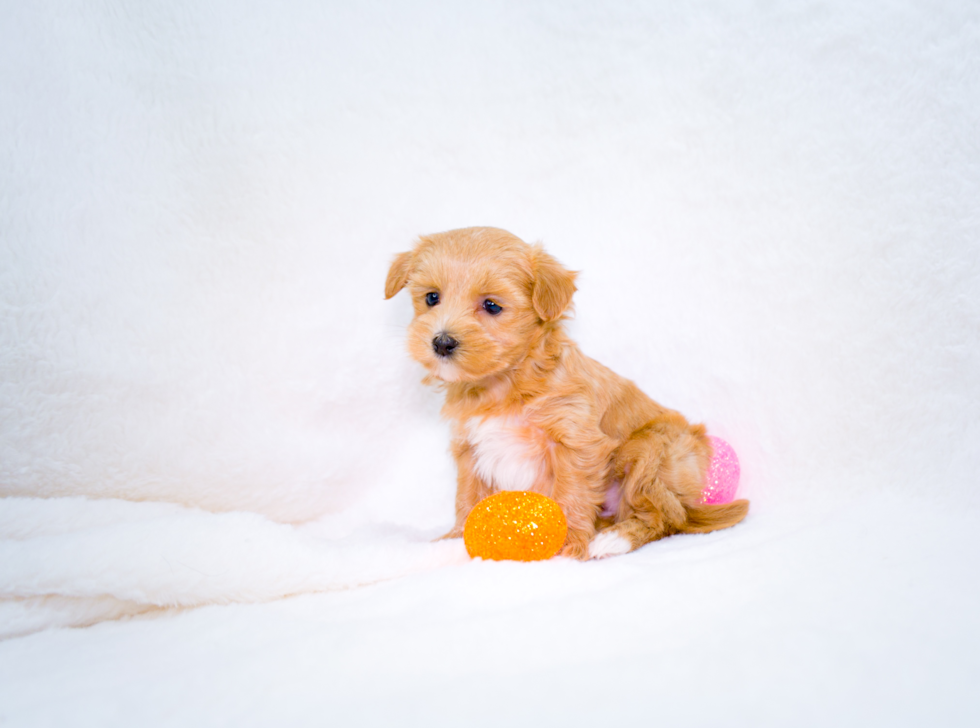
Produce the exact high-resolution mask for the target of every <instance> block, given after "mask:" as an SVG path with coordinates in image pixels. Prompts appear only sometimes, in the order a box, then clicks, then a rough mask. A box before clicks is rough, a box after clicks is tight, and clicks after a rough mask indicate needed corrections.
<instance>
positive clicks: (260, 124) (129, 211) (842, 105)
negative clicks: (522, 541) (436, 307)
mask: <svg viewBox="0 0 980 728" xmlns="http://www.w3.org/2000/svg"><path fill="white" fill-rule="evenodd" d="M7 5H9V7H5V8H4V9H3V10H2V11H0V495H2V496H3V498H2V500H0V629H2V632H3V633H4V634H6V635H8V636H11V635H22V636H21V637H18V638H15V639H8V640H6V641H4V642H3V643H0V723H4V724H5V725H39V724H58V725H63V724H66V723H68V722H71V721H72V720H75V721H76V722H85V721H87V722H90V723H92V724H101V725H145V726H149V725H158V724H173V723H178V722H179V723H183V724H196V725H226V724H228V723H235V724H236V725H242V726H245V725H261V724H269V723H273V722H278V723H282V722H291V723H292V724H295V725H303V724H309V725H323V724H324V723H329V722H338V723H346V724H370V723H375V724H384V725H391V724H400V725H410V724H413V723H417V724H424V725H427V726H435V725H442V724H449V723H450V722H452V723H454V724H458V722H459V720H460V716H468V717H469V718H472V719H471V720H468V722H467V724H468V725H480V724H481V721H484V722H485V723H493V722H497V723H501V722H514V720H512V718H514V716H515V715H518V716H524V717H527V718H528V720H529V721H530V720H532V719H536V717H537V716H538V715H539V714H540V712H541V711H537V712H536V711H535V707H536V706H535V705H534V704H532V703H530V702H529V700H530V698H528V697H527V696H528V693H527V691H526V686H527V685H528V684H537V685H540V686H541V690H542V696H543V699H544V700H545V702H546V703H547V708H548V709H547V711H546V712H547V714H548V715H549V718H552V719H554V720H556V721H557V720H558V719H563V720H565V721H566V722H572V723H574V722H576V721H579V722H581V721H584V720H586V719H589V720H593V719H595V720H598V719H599V718H600V717H601V718H602V720H603V721H604V722H605V721H610V720H612V719H614V718H617V717H618V718H620V719H623V720H626V719H629V720H632V721H635V720H636V719H648V718H650V717H651V716H653V717H655V718H657V719H658V720H662V721H671V720H673V721H683V722H684V723H685V725H688V724H694V725H697V724H704V725H752V726H762V725H791V724H793V725H795V724H806V723H807V722H808V721H810V722H811V723H813V724H838V725H840V724H846V723H847V722H848V721H851V722H852V723H853V724H858V725H870V724H882V725H885V724H887V725H901V724H903V723H916V724H923V723H928V724H945V725H962V724H973V723H976V722H977V721H978V720H980V716H978V715H977V710H976V707H975V704H974V701H973V700H972V697H971V696H972V692H971V690H972V684H973V683H975V681H976V677H977V663H976V659H975V655H976V654H980V625H978V622H977V616H976V615H977V614H980V598H978V593H977V592H978V588H980V587H977V586H976V580H975V578H973V574H974V573H975V572H976V567H977V561H978V560H980V536H978V534H980V516H978V508H980V496H978V491H977V488H976V483H977V473H978V472H980V455H978V453H980V449H978V447H977V442H978V440H980V337H978V334H977V332H978V331H980V217H978V206H977V200H978V199H980V147H978V144H977V129H978V128H980V10H978V8H977V6H976V4H975V3H966V2H962V3H960V2H949V3H939V4H932V5H927V4H913V3H886V2H881V3H877V2H871V3H843V2H786V3H778V2H777V3H769V4H761V5H760V4H752V3H740V2H736V3H730V2H727V1H726V2H722V1H721V0H693V1H692V2H688V3H683V4H678V3H666V2H665V3H659V2H651V3H622V4H620V3H613V4H609V3H592V4H584V5H579V4H574V5H573V4H566V3H550V2H539V1H536V0H532V1H530V2H529V1H527V0H521V1H520V2H517V1H513V2H510V1H505V2H499V3H497V2H495V3H473V4H465V5H460V4H457V3H441V2H436V1H434V0H433V1H432V2H429V1H428V0H426V1H422V2H411V3H409V2H396V1H388V0H382V1H380V2H376V3H347V4H345V3H323V2H319V1H315V0H290V1H289V2H286V3H280V4H277V5H275V7H273V6H271V5H269V4H250V3H241V2H231V1H230V0H195V1H193V2H191V1H190V0H175V1H173V2H168V3H163V4H147V3H144V2H129V1H122V0H120V1H119V2H110V3H103V4H98V5H92V4H64V5H63V6H60V5H59V4H58V3H8V4H7ZM474 224H491V225H497V226H500V227H504V228H507V229H509V230H511V231H512V232H514V233H515V234H517V235H519V236H521V237H523V238H525V239H528V240H538V239H540V240H542V241H543V242H544V243H545V245H546V246H547V248H548V249H549V251H550V252H552V253H553V254H555V255H556V257H558V258H559V259H560V260H561V261H563V262H564V263H566V264H567V265H568V266H569V267H571V268H574V269H576V270H581V271H582V275H581V277H580V280H579V283H580V291H579V293H578V295H577V298H576V301H577V315H576V319H575V320H574V321H573V322H572V325H571V328H572V333H573V335H574V336H575V337H576V339H577V340H578V341H579V343H580V344H581V346H582V348H583V350H584V351H585V352H586V353H588V354H590V355H592V356H595V357H596V358H598V359H600V360H601V361H602V362H603V363H604V364H606V365H608V366H610V367H611V368H613V369H614V370H616V371H618V372H620V373H621V374H623V375H625V376H627V377H630V378H632V379H634V380H635V381H636V382H637V383H638V384H639V385H640V386H641V387H642V388H643V389H644V390H646V391H647V392H648V393H649V394H650V395H651V396H653V397H654V398H656V399H658V400H659V401H661V402H663V403H664V404H667V405H669V406H672V407H676V408H678V409H680V410H682V411H683V412H685V413H686V414H688V415H689V416H690V417H691V418H692V419H695V420H701V421H704V422H706V424H707V425H708V427H709V429H710V430H711V431H712V432H714V433H715V434H717V435H719V436H721V437H724V438H725V439H726V440H728V441H729V442H731V443H732V444H733V445H734V447H735V448H736V450H737V451H738V453H739V455H740V457H741V460H742V466H743V491H742V494H743V495H745V496H746V497H748V498H750V499H751V500H752V511H751V513H750V516H749V518H748V520H747V521H746V522H745V523H744V525H742V526H740V527H738V528H736V529H733V530H731V531H726V532H724V533H720V534H712V535H708V536H703V537H701V536H685V537H676V538H672V539H668V540H666V541H664V542H662V543H658V544H654V545H651V546H649V547H647V548H644V549H641V550H640V551H639V552H637V553H633V554H629V555H626V556H617V557H615V558H610V559H604V560H602V561H601V562H596V563H592V564H573V563H568V562H566V561H563V560H554V561H552V562H549V563H547V564H538V565H522V564H487V563H479V562H469V561H468V560H466V559H465V556H464V555H463V553H462V550H461V546H460V544H458V543H455V544H445V543H442V544H430V543H428V541H427V540H428V539H429V538H431V537H432V536H434V535H436V534H438V533H440V532H442V531H445V530H447V529H448V528H449V527H450V525H451V523H452V514H453V489H454V473H453V467H452V463H451V460H450V458H449V456H448V453H447V443H448V436H447V432H446V427H445V425H444V424H443V423H441V422H440V421H439V418H438V410H439V406H440V402H439V395H438V393H436V392H433V391H429V390H426V389H424V388H423V387H422V386H421V385H420V384H419V379H420V377H421V372H420V371H419V370H418V367H417V366H416V365H414V364H413V363H412V362H411V361H409V360H408V358H407V356H406V354H405V351H404V345H403V339H404V328H405V324H406V323H407V321H408V319H409V317H410V306H409V305H408V302H407V301H406V300H404V297H399V298H396V299H394V300H393V301H389V302H385V301H383V300H382V289H383V281H384V277H385V273H386V270H387V265H388V262H389V261H390V259H391V257H392V256H393V254H394V253H396V252H398V251H401V250H404V249H406V248H407V247H408V245H410V243H411V239H412V237H413V236H414V235H416V234H418V233H420V232H431V231H438V230H444V229H448V228H452V227H459V226H464V225H474ZM459 562H462V563H459ZM457 563H458V566H455V567H452V568H444V567H446V566H447V565H451V564H457ZM422 572H427V573H422ZM413 574H414V575H413ZM410 575H411V576H410ZM395 577H405V578H398V579H396V578H395ZM371 583H374V584H375V585H374V586H363V585H367V584H371ZM355 587H356V588H355ZM304 593H305V594H304ZM289 595H293V598H289V599H285V598H283V597H286V596H289ZM232 602H235V604H232ZM117 618H124V619H117ZM107 620H116V621H107ZM95 622H102V623H101V624H94V626H91V627H87V628H85V629H58V628H59V627H69V626H81V625H91V624H93V623H95ZM28 633H33V634H28ZM529 645H532V646H534V649H528V646H529ZM487 675H492V676H495V677H499V676H502V675H503V676H507V677H505V678H502V679H501V680H500V682H499V683H498V684H496V686H495V687H496V689H497V692H496V693H494V695H495V696H496V697H488V694H487V692H486V688H487V684H488V681H487V677H486V676H487ZM480 690H482V691H483V692H480ZM610 695H613V696H616V697H615V699H614V700H611V701H610V700H609V699H608V696H610ZM596 696H600V697H596ZM474 704H478V705H480V706H483V707H484V708H486V712H485V713H483V714H481V715H482V717H481V716H476V717H474V711H473V709H472V706H473V705H474ZM437 706H438V707H437ZM537 707H538V708H540V707H541V706H540V705H537ZM515 710H516V711H519V712H517V713H514V712H513V711H515ZM508 711H510V712H508ZM600 714H601V716H600ZM529 716H530V717H529ZM516 722H518V723H519V722H520V721H519V720H517V721H516ZM537 722H540V721H537Z"/></svg>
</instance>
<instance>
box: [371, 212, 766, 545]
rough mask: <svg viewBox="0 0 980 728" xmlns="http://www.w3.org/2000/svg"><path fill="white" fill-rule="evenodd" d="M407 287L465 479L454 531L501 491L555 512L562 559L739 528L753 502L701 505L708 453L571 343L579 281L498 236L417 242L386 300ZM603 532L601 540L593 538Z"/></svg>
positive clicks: (412, 329) (677, 418) (401, 260)
mask: <svg viewBox="0 0 980 728" xmlns="http://www.w3.org/2000/svg"><path fill="white" fill-rule="evenodd" d="M406 286H407V287H408V290H409V292H410V293H411V295H412V303H413V305H414V306H415V319H414V320H413V321H412V323H411V325H410V326H409V329H408V333H409V335H408V349H409V352H410V353H411V355H412V357H414V358H415V359H416V360H418V361H419V362H420V363H421V364H422V365H423V366H425V368H426V369H427V370H428V372H429V374H428V376H427V377H426V378H425V381H426V383H429V384H431V383H441V384H442V386H443V387H444V388H445V392H446V403H445V406H444V407H443V414H444V415H446V417H448V418H449V419H450V420H452V425H453V442H452V452H453V455H454V456H455V458H456V464H457V468H458V482H457V491H456V525H455V527H454V528H453V529H452V530H451V531H450V532H449V533H447V534H446V535H445V536H444V537H443V538H453V537H459V536H462V533H463V524H464V522H465V521H466V516H467V515H468V514H469V512H470V510H471V509H472V508H473V506H474V505H476V504H477V502H479V501H480V500H481V499H482V498H484V497H485V496H488V495H490V494H491V493H493V492H495V491H497V490H533V491H535V492H537V493H541V494H543V495H546V496H549V497H551V498H553V499H555V500H556V501H557V502H558V504H559V505H560V506H561V508H562V510H563V511H564V513H565V517H566V518H567V520H568V538H567V540H566V541H565V546H564V548H563V549H562V552H561V553H562V554H564V555H566V556H572V557H574V558H578V559H587V558H590V557H591V558H602V557H604V556H612V555H615V554H620V553H626V552H628V551H632V550H633V549H635V548H638V547H640V546H642V545H643V544H645V543H648V542H650V541H654V540H656V539H659V538H663V537H664V536H668V535H670V534H672V533H704V532H707V531H714V530H716V529H719V528H727V527H728V526H733V525H735V524H736V523H738V522H739V521H741V520H742V519H743V518H744V517H745V514H746V512H747V511H748V506H749V504H748V501H745V500H739V501H735V502H734V503H729V504H727V505H703V504H701V503H700V499H701V487H702V483H703V480H704V474H705V471H706V469H707V467H708V462H709V460H710V458H711V445H710V442H709V440H708V438H707V437H706V435H705V430H704V426H703V425H691V424H689V423H688V422H687V420H685V419H684V417H682V416H681V415H680V414H679V413H677V412H675V411H673V410H669V409H665V408H664V407H661V406H660V405H658V404H657V403H656V402H654V401H653V400H651V399H650V398H649V397H647V396H646V395H645V394H643V392H641V391H640V390H639V389H638V388H637V387H636V385H635V384H633V383H632V382H631V381H629V380H627V379H623V378H622V377H620V376H618V375H616V374H614V373H613V372H611V371H610V370H609V369H607V368H606V367H604V366H602V365H601V364H599V363H598V362H596V361H593V360H592V359H590V358H588V357H587V356H585V355H583V354H582V353H581V352H580V351H579V349H578V347H577V346H576V345H575V344H574V342H572V341H571V340H570V339H569V338H568V337H567V335H566V334H565V331H564V328H563V326H562V319H563V317H564V315H565V313H566V312H568V310H569V307H570V306H571V303H572V294H573V293H574V292H575V274H574V273H572V272H570V271H568V270H566V269H565V268H563V267H562V266H561V264H559V263H558V261H556V260H555V259H554V258H552V257H551V256H550V255H548V254H547V253H545V252H544V250H542V249H541V247H540V246H530V245H527V244H526V243H524V242H523V241H521V240H520V239H519V238H517V237H515V236H513V235H511V234H510V233H508V232H506V231H504V230H499V229H496V228H466V229H463V230H451V231H449V232H445V233H439V234H437V235H426V236H422V237H420V238H419V241H418V243H417V245H416V246H415V248H414V250H412V251H410V252H407V253H402V254H400V255H398V256H397V257H396V258H395V261H394V263H393V264H392V266H391V270H390V272H389V273H388V280H387V282H386V284H385V298H391V297H392V296H394V295H395V294H396V293H398V292H399V291H400V290H402V289H403V288H405V287H406ZM597 531H598V534H597Z"/></svg>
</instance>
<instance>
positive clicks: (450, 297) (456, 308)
mask: <svg viewBox="0 0 980 728" xmlns="http://www.w3.org/2000/svg"><path fill="white" fill-rule="evenodd" d="M403 288H408V291H409V293H410V294H411V296H412V304H413V306H414V307H415V318H414V319H413V321H412V323H411V325H410V326H409V330H408V349H409V352H410V353H411V355H412V357H413V358H415V359H416V360H417V361H419V362H420V363H421V364H422V365H423V366H425V367H426V369H428V370H429V373H430V374H431V375H433V376H435V377H436V378H438V379H441V380H443V381H446V382H473V381H478V380H480V379H483V378H485V377H489V376H493V375H494V374H499V373H502V372H504V371H506V370H508V369H511V368H513V367H514V366H516V365H517V364H519V363H520V362H521V361H522V360H523V359H524V358H525V357H526V356H527V354H528V352H529V350H530V348H531V346H532V345H533V344H534V342H535V341H537V340H538V338H539V337H540V334H541V333H542V332H544V331H546V330H547V329H548V328H549V327H551V326H553V324H554V322H556V321H558V320H559V319H561V317H562V315H563V314H564V313H565V312H566V311H567V310H568V308H569V306H570V305H571V302H572V294H573V293H575V274H574V273H572V272H571V271H568V270H566V269H565V268H563V267H562V266H561V264H560V263H558V261H556V260H555V259H554V258H552V257H551V256H550V255H548V254H547V253H545V252H544V251H543V250H542V249H541V248H540V247H538V246H530V245H528V244H527V243H525V242H523V241H522V240H521V239H520V238H517V237H515V236H513V235H511V234H510V233H508V232H506V231H504V230H498V229H496V228H465V229H462V230H450V231H449V232H445V233H438V234H436V235H426V236H422V237H420V238H419V241H418V243H417V244H416V246H415V248H414V249H413V250H411V251H409V252H407V253H401V254H400V255H398V256H397V257H396V258H395V261H394V262H393V263H392V265H391V270H390V271H389V272H388V280H387V282H386V284H385V298H391V297H392V296H394V295H395V294H396V293H398V292H399V291H400V290H402V289H403Z"/></svg>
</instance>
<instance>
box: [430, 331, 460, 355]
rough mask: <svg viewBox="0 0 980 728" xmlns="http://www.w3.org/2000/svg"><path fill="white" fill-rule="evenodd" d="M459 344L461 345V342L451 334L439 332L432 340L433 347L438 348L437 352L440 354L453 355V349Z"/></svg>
mask: <svg viewBox="0 0 980 728" xmlns="http://www.w3.org/2000/svg"><path fill="white" fill-rule="evenodd" d="M457 346H459V342H458V341H456V339H454V338H453V337H452V336H450V335H449V334H439V335H438V336H437V337H436V338H434V339H433V340H432V348H433V349H435V350H436V354H438V355H439V356H452V353H453V349H455V348H456V347H457Z"/></svg>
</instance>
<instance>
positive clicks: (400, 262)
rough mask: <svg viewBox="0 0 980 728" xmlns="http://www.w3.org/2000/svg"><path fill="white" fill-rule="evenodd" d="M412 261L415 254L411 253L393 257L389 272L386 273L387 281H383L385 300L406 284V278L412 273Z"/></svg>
mask: <svg viewBox="0 0 980 728" xmlns="http://www.w3.org/2000/svg"><path fill="white" fill-rule="evenodd" d="M414 259H415V253H413V252H412V251H409V252H407V253H399V254H398V255H396V256H395V260H394V261H393V262H392V264H391V270H389V271H388V280H386V281H385V298H386V299H388V298H391V297H392V296H394V295H395V294H396V293H398V292H399V291H400V290H401V289H403V288H404V287H405V284H406V283H408V276H409V274H410V273H411V272H412V263H413V261H414Z"/></svg>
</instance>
